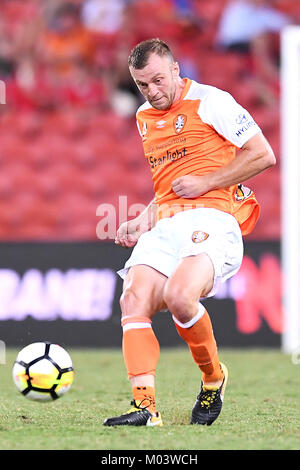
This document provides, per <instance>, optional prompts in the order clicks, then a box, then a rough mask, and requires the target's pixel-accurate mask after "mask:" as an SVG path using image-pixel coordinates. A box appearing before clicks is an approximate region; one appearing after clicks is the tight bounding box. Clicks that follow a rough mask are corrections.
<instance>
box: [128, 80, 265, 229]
mask: <svg viewBox="0 0 300 470" xmlns="http://www.w3.org/2000/svg"><path fill="white" fill-rule="evenodd" d="M184 80H185V87H184V90H183V92H182V94H181V97H180V99H179V100H178V101H176V102H175V103H174V104H173V105H172V106H171V107H170V108H169V109H167V110H157V109H155V108H153V107H152V106H151V105H150V104H149V103H148V102H146V103H144V104H143V105H142V106H141V107H140V108H139V109H138V111H137V124H138V129H139V132H140V135H141V137H142V142H143V147H144V152H145V156H146V158H147V160H148V162H149V165H150V168H151V171H152V179H153V185H154V192H155V203H156V204H157V206H158V212H157V218H158V219H161V218H164V217H170V216H172V215H174V214H175V213H176V212H178V211H182V210H186V209H192V208H196V207H209V208H215V209H219V210H221V211H224V212H227V213H230V214H232V215H234V216H235V217H236V219H237V221H238V222H239V224H240V227H241V230H242V233H243V234H244V235H245V234H247V233H249V232H250V231H251V230H252V229H253V227H254V226H255V224H256V221H257V219H258V216H259V212H260V208H259V205H258V203H257V201H256V198H255V196H254V194H253V192H252V191H250V190H248V189H247V188H244V187H242V186H241V185H233V186H230V187H228V188H222V189H215V190H212V191H209V192H208V193H206V194H204V195H202V196H200V197H197V198H193V199H186V198H180V197H179V196H177V194H176V193H175V192H174V191H173V189H172V182H173V181H174V180H175V179H176V178H178V177H180V176H183V175H203V174H206V173H210V172H212V171H215V170H217V169H218V168H220V167H222V166H224V165H227V164H228V163H229V162H230V161H231V160H232V159H234V158H235V154H236V148H241V147H242V146H243V145H244V143H245V142H247V140H249V139H250V138H251V137H253V136H254V135H255V134H257V133H258V132H260V129H259V127H258V126H257V124H256V123H255V122H254V120H253V118H252V117H251V116H250V114H249V113H248V112H247V111H246V110H245V109H244V108H242V106H240V105H239V104H238V103H237V102H236V101H235V100H234V99H233V97H232V96H231V95H230V94H229V93H226V92H224V91H222V90H219V89H217V88H214V87H212V86H209V85H201V84H199V83H197V82H195V81H192V80H189V79H184Z"/></svg>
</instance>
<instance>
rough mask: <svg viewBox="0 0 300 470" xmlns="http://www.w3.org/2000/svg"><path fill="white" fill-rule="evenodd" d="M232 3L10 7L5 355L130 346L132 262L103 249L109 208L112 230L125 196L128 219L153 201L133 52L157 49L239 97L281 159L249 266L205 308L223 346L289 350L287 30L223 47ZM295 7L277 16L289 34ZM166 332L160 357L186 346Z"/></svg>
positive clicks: (6, 9) (2, 301) (107, 246)
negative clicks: (123, 271) (284, 122)
mask: <svg viewBox="0 0 300 470" xmlns="http://www.w3.org/2000/svg"><path fill="white" fill-rule="evenodd" d="M229 3H231V2H229V1H224V0H222V1H221V0H194V1H193V0H190V1H188V0H186V1H183V0H182V1H180V0H178V1H175V0H152V1H150V0H144V1H139V0H135V1H134V0H132V1H130V0H128V1H126V0H111V1H106V0H99V1H98V0H76V1H75V0H73V1H70V0H68V1H65V0H43V1H40V0H26V1H23V0H22V1H21V0H2V1H1V18H0V79H1V80H2V81H3V82H4V83H5V91H6V100H5V101H6V102H5V104H1V105H0V142H1V146H0V219H1V224H0V331H1V334H0V337H1V340H2V341H4V342H5V343H6V344H7V345H8V346H10V345H13V346H21V345H25V344H27V343H30V342H33V341H36V340H51V341H55V342H59V343H60V344H62V345H65V346H74V345H75V346H99V347H102V346H103V347H110V346H113V347H115V346H120V344H121V329H120V320H119V318H120V309H119V304H118V299H119V295H120V292H121V287H122V286H121V282H120V280H119V279H118V277H117V276H116V270H117V269H118V268H120V267H122V265H123V263H124V261H125V260H126V259H127V257H128V256H129V254H130V250H124V249H121V248H120V247H117V246H115V245H114V243H113V236H112V235H111V232H110V233H109V235H110V237H108V238H107V239H105V240H103V239H101V240H100V239H99V237H98V236H97V226H98V227H99V225H98V224H99V222H100V223H101V220H102V221H103V217H102V219H101V217H99V215H102V216H103V212H102V210H101V208H103V206H102V205H103V204H107V205H111V206H109V207H113V208H115V211H116V212H115V213H113V214H111V213H109V214H108V215H107V214H106V219H105V220H106V221H107V222H108V226H109V225H110V224H111V225H112V226H113V224H114V221H115V219H114V217H115V218H116V221H118V220H119V218H120V217H124V214H120V210H119V207H120V206H119V203H120V199H119V198H120V196H122V197H123V196H124V197H125V196H126V197H127V199H126V204H127V207H131V206H132V205H133V204H137V203H140V204H147V203H148V202H149V201H150V200H151V199H152V197H153V192H152V183H151V178H150V172H149V169H148V168H147V166H146V162H145V159H144V158H143V152H142V148H141V142H140V138H139V135H138V132H137V129H136V123H135V110H136V108H137V106H138V105H139V104H140V103H141V97H140V96H139V94H138V92H137V90H136V89H135V87H134V85H133V83H132V81H131V79H130V77H129V74H128V70H127V56H128V52H129V50H130V49H131V47H132V46H133V45H134V44H136V43H137V42H138V41H140V40H143V39H147V38H149V37H160V38H161V39H163V40H165V41H167V42H168V43H169V44H170V46H171V47H172V48H173V51H174V54H175V57H176V59H177V60H178V61H179V63H180V65H181V69H182V76H189V77H190V78H193V79H196V80H198V81H200V82H203V83H206V84H210V85H213V86H217V87H219V88H222V89H225V90H227V91H229V92H230V93H232V94H233V96H234V97H235V98H236V100H237V101H239V102H240V103H241V104H242V105H243V106H244V107H245V108H247V109H248V110H249V111H250V112H251V113H252V115H253V117H254V118H255V120H256V121H257V123H258V124H259V125H260V126H261V128H262V130H263V132H264V134H265V136H266V137H267V139H268V140H269V142H270V143H271V145H272V147H273V149H274V152H275V154H276V157H277V161H278V164H277V166H276V167H274V168H272V170H268V171H266V172H264V173H263V174H261V175H258V176H257V177H255V178H254V179H253V180H251V181H250V182H249V185H250V186H251V188H252V189H254V191H255V193H256V195H257V197H258V199H259V201H260V203H261V206H262V216H261V218H260V220H259V222H258V224H257V227H256V228H255V230H254V232H253V233H252V234H251V235H249V236H248V237H246V239H245V260H244V263H243V266H242V268H241V270H240V272H239V273H238V274H237V275H236V276H235V278H234V279H233V280H231V281H230V282H228V283H227V284H226V285H225V286H224V289H223V290H222V291H221V292H220V293H219V294H218V296H217V297H216V298H214V299H211V300H209V301H208V303H207V307H208V310H209V311H210V312H211V315H212V320H213V324H214V329H215V334H216V337H217V340H218V342H219V344H220V345H221V346H253V345H259V346H275V347H279V346H280V334H281V332H282V304H281V269H280V235H281V229H280V81H279V67H280V31H279V30H277V31H270V30H267V29H266V31H264V34H263V35H260V37H259V38H254V40H253V42H251V41H250V42H248V43H247V44H245V43H243V44H241V43H237V44H231V45H229V46H228V45H227V46H225V45H222V44H221V43H219V42H218V41H217V37H218V31H219V27H220V24H221V21H222V18H224V14H225V9H226V7H227V5H228V4H229ZM298 3H299V2H298V1H297V0H273V1H271V2H269V4H271V5H272V7H273V8H275V9H276V11H278V12H281V13H282V14H284V15H288V22H291V23H295V22H296V23H299V20H300V9H299V4H298ZM97 12H98V13H99V14H97ZM256 39H258V40H257V41H256ZM99 207H100V211H99ZM107 207H108V206H107ZM97 208H98V210H97ZM108 217H111V219H109V218H108ZM98 235H99V233H98ZM154 328H155V329H156V331H157V335H158V337H159V339H160V341H161V344H162V345H163V346H167V345H179V344H181V340H180V339H179V338H178V336H177V334H176V331H175V328H173V325H172V322H171V321H170V316H169V314H168V313H164V314H160V315H158V316H157V318H156V319H155V321H154Z"/></svg>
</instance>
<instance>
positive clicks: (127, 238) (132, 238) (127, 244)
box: [115, 221, 142, 248]
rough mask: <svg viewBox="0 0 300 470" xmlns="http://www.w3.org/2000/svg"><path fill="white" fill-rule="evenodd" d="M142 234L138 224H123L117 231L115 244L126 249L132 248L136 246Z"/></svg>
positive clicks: (130, 222)
mask: <svg viewBox="0 0 300 470" xmlns="http://www.w3.org/2000/svg"><path fill="white" fill-rule="evenodd" d="M141 234H142V232H140V231H139V230H138V226H137V225H136V224H133V221H128V222H123V223H122V224H121V225H120V227H119V229H118V231H117V235H116V238H115V243H116V245H120V246H123V247H124V248H132V247H133V246H135V245H136V243H137V241H138V239H139V237H140V236H141Z"/></svg>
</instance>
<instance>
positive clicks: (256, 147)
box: [172, 133, 276, 199]
mask: <svg viewBox="0 0 300 470" xmlns="http://www.w3.org/2000/svg"><path fill="white" fill-rule="evenodd" d="M275 163H276V158H275V155H274V153H273V151H272V149H271V147H270V145H269V143H268V141H267V140H266V139H265V137H264V136H263V134H262V133H259V134H257V135H255V136H254V137H252V138H251V139H249V140H248V141H247V142H246V143H245V144H244V145H243V147H242V148H241V151H240V152H239V153H238V155H237V156H236V158H235V159H234V160H232V161H231V162H230V163H229V164H228V165H225V166H224V167H222V168H219V169H218V170H216V171H214V172H211V173H207V174H205V175H201V176H194V175H185V176H181V177H179V178H177V179H176V180H174V181H173V183H172V188H173V191H174V192H175V193H176V194H177V196H180V197H182V198H187V199H192V198H195V197H198V196H201V195H202V194H205V193H207V192H208V191H211V190H213V189H220V188H227V187H229V186H231V185H233V184H238V183H242V182H244V181H246V180H248V179H250V178H252V177H253V176H256V175H257V174H259V173H261V172H262V171H264V170H266V169H267V168H269V167H271V166H273V165H275Z"/></svg>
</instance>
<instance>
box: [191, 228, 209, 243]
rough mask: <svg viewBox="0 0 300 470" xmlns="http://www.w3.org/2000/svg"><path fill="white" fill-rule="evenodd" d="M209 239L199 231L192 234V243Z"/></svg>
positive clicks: (206, 234)
mask: <svg viewBox="0 0 300 470" xmlns="http://www.w3.org/2000/svg"><path fill="white" fill-rule="evenodd" d="M208 237H209V235H208V233H205V232H201V231H200V230H198V231H196V232H193V235H192V240H193V242H194V243H201V242H204V240H206V239H207V238H208Z"/></svg>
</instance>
